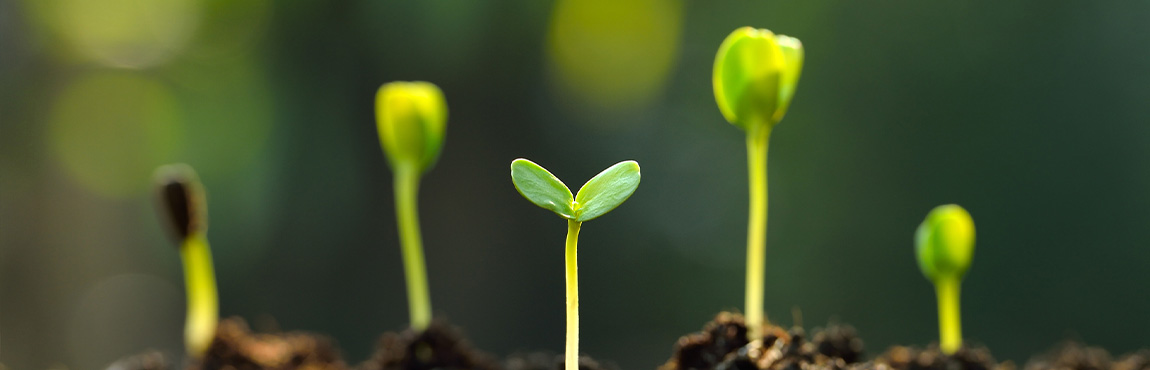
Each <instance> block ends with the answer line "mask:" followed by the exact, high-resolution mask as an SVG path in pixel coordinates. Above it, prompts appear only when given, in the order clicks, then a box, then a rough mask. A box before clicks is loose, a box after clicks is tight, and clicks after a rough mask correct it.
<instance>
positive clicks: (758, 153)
mask: <svg viewBox="0 0 1150 370" xmlns="http://www.w3.org/2000/svg"><path fill="white" fill-rule="evenodd" d="M802 67H803V45H802V43H801V42H799V40H798V39H796V38H793V37H787V36H783V35H776V34H774V33H772V32H771V31H769V30H765V29H754V28H751V27H743V28H740V29H737V30H735V32H732V33H731V34H730V35H729V36H727V38H726V39H725V40H723V43H722V44H721V45H720V46H719V53H718V55H716V56H715V69H714V78H713V85H714V86H713V87H714V90H715V102H716V103H718V105H719V111H721V112H722V113H723V117H724V118H726V119H727V121H728V122H730V123H731V124H734V125H735V126H738V127H739V128H741V129H743V131H746V134H747V169H748V173H749V180H750V212H749V216H748V218H747V283H746V295H745V297H746V306H745V312H744V314H745V315H746V323H747V328H748V329H749V330H748V336H749V337H750V339H751V340H754V339H758V338H760V337H762V324H763V281H764V279H765V274H764V269H765V264H766V249H767V147H768V144H769V142H770V138H771V130H772V129H773V128H774V126H775V125H776V124H778V123H779V121H781V120H782V119H783V116H784V115H785V114H786V112H787V108H789V107H790V105H791V98H792V97H793V96H794V92H795V86H796V85H797V84H798V81H799V74H800V73H801V72H802Z"/></svg>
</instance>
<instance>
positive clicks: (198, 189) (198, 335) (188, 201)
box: [155, 164, 219, 358]
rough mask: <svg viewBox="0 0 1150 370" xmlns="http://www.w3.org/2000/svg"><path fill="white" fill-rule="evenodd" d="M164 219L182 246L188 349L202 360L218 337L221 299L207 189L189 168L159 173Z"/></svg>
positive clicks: (165, 169) (170, 168) (181, 166)
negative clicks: (211, 245)
mask: <svg viewBox="0 0 1150 370" xmlns="http://www.w3.org/2000/svg"><path fill="white" fill-rule="evenodd" d="M155 178H156V187H157V190H158V195H159V210H160V217H161V218H163V219H165V220H167V221H168V222H167V224H168V228H169V229H170V231H171V233H172V236H173V237H174V238H175V240H176V242H177V243H178V244H179V245H180V258H181V260H182V261H183V264H184V284H185V285H186V290H187V294H188V318H187V321H186V322H185V323H184V345H185V346H186V350H187V352H188V356H190V357H192V358H200V357H202V356H203V355H204V353H206V352H207V350H208V346H210V345H211V343H212V338H213V337H215V335H216V324H217V322H218V321H219V298H218V296H217V293H216V275H215V270H214V269H213V268H212V251H211V248H209V247H208V239H207V231H208V222H207V215H208V208H207V202H206V200H205V199H204V188H203V185H201V184H200V180H199V177H197V176H196V172H195V170H192V168H191V167H189V166H188V165H185V164H172V165H166V166H162V167H160V168H158V169H157V170H156V175H155Z"/></svg>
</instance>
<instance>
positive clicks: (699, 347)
mask: <svg viewBox="0 0 1150 370" xmlns="http://www.w3.org/2000/svg"><path fill="white" fill-rule="evenodd" d="M763 333H764V336H763V339H762V340H757V341H754V342H751V341H748V340H747V327H746V324H745V323H744V322H743V318H742V316H740V315H738V314H732V313H721V314H719V315H718V316H717V317H716V318H715V320H713V321H711V322H710V323H707V325H706V326H705V327H704V328H703V331H702V332H699V333H694V334H690V335H687V336H684V337H682V338H680V339H679V341H678V343H676V345H675V351H674V353H673V354H672V356H671V359H670V360H669V361H667V363H666V364H664V365H663V366H661V367H660V370H815V369H828V370H833V369H847V368H851V367H857V366H861V365H860V364H857V361H859V360H860V359H861V358H862V355H863V344H862V340H860V339H859V338H858V337H857V335H856V334H855V331H854V329H853V328H850V327H846V326H831V327H828V328H827V329H825V330H818V331H817V332H816V333H815V335H814V340H813V341H810V342H808V341H807V334H806V332H805V331H803V329H802V328H797V327H796V328H793V329H791V330H790V331H786V330H784V329H783V328H780V327H777V326H772V325H765V326H764V328H763ZM856 365H857V366H856Z"/></svg>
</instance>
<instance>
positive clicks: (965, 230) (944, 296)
mask: <svg viewBox="0 0 1150 370" xmlns="http://www.w3.org/2000/svg"><path fill="white" fill-rule="evenodd" d="M915 255H916V256H917V257H918V267H919V269H921V270H922V274H923V275H925V276H926V278H927V280H930V281H931V282H933V283H934V289H935V293H937V294H938V331H939V347H940V348H941V349H942V352H943V353H945V354H948V355H951V354H954V352H955V351H958V349H959V348H960V347H962V322H961V320H960V315H959V303H958V302H959V301H958V297H959V291H960V290H961V289H960V288H961V285H962V277H963V276H964V275H966V270H967V269H968V268H970V261H971V258H972V257H973V256H974V220H972V219H971V218H970V213H967V212H966V210H965V209H963V208H962V207H959V206H958V205H954V204H948V205H943V206H938V207H935V209H934V210H932V211H930V214H929V215H927V216H926V220H925V221H923V222H922V225H919V227H918V232H917V233H915Z"/></svg>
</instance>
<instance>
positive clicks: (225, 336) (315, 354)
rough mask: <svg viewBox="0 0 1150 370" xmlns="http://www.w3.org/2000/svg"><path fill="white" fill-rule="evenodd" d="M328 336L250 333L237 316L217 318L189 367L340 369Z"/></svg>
mask: <svg viewBox="0 0 1150 370" xmlns="http://www.w3.org/2000/svg"><path fill="white" fill-rule="evenodd" d="M346 368H347V366H346V365H345V364H344V362H343V360H342V359H341V358H340V356H339V352H338V351H337V350H336V349H335V347H334V346H333V345H332V344H331V341H330V340H328V339H327V338H324V337H320V336H315V335H312V334H305V333H294V332H293V333H283V334H253V333H252V332H251V331H250V330H249V329H248V325H247V323H245V322H244V321H243V319H240V318H229V319H226V320H223V321H220V325H219V328H217V329H216V337H215V339H214V340H212V345H211V347H209V348H208V352H207V353H206V354H205V355H204V358H203V359H202V360H200V361H199V362H198V363H194V364H192V366H191V367H190V369H204V370H216V369H228V370H292V369H295V370H343V369H346Z"/></svg>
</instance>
